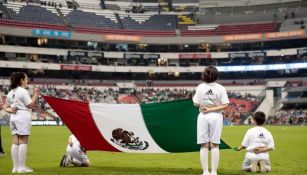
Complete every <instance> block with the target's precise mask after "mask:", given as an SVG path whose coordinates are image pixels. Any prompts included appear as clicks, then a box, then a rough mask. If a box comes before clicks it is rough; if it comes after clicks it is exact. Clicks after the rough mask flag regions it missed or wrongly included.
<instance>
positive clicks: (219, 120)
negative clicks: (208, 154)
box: [197, 112, 223, 144]
mask: <svg viewBox="0 0 307 175" xmlns="http://www.w3.org/2000/svg"><path fill="white" fill-rule="evenodd" d="M222 128H223V115H222V113H220V112H210V113H208V114H203V113H199V115H198V118H197V144H204V143H208V142H210V143H215V144H220V143H221V135H222Z"/></svg>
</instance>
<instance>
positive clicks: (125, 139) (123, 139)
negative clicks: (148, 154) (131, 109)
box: [111, 128, 149, 150]
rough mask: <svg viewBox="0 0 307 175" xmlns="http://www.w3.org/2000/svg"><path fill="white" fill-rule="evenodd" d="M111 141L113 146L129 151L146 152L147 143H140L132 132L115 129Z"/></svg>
mask: <svg viewBox="0 0 307 175" xmlns="http://www.w3.org/2000/svg"><path fill="white" fill-rule="evenodd" d="M111 141H112V142H114V143H115V144H117V145H119V146H121V147H123V148H127V149H130V150H146V149H147V148H148V147H149V144H148V142H147V141H141V140H140V138H139V137H135V136H134V133H133V132H131V131H130V132H129V131H126V130H124V129H122V128H117V129H114V130H113V131H112V138H111Z"/></svg>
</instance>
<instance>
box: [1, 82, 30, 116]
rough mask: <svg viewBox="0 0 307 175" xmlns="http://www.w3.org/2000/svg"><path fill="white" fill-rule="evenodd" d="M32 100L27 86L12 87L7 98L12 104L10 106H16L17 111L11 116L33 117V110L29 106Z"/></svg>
mask: <svg viewBox="0 0 307 175" xmlns="http://www.w3.org/2000/svg"><path fill="white" fill-rule="evenodd" d="M31 102H32V99H31V97H30V95H29V93H28V91H27V90H26V89H25V88H22V87H20V86H19V87H17V88H15V89H12V90H11V91H10V92H9V93H8V95H7V98H6V103H7V104H8V105H10V107H16V108H17V112H16V113H15V114H11V117H13V118H14V117H16V118H20V117H31V110H30V109H29V108H27V105H29V104H30V103H31Z"/></svg>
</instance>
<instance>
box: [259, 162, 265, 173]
mask: <svg viewBox="0 0 307 175" xmlns="http://www.w3.org/2000/svg"><path fill="white" fill-rule="evenodd" d="M259 167H260V172H261V173H266V168H265V162H264V160H260V161H259Z"/></svg>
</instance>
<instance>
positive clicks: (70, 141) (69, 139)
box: [68, 137, 73, 146]
mask: <svg viewBox="0 0 307 175" xmlns="http://www.w3.org/2000/svg"><path fill="white" fill-rule="evenodd" d="M68 143H69V145H70V146H72V145H73V142H72V138H71V137H69V138H68Z"/></svg>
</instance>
